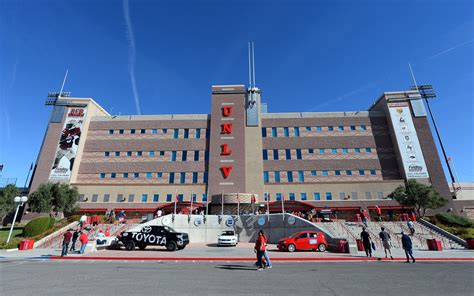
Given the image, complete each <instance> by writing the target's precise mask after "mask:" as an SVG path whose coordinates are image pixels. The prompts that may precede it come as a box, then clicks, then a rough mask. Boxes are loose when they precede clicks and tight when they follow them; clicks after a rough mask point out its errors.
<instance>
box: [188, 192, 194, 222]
mask: <svg viewBox="0 0 474 296" xmlns="http://www.w3.org/2000/svg"><path fill="white" fill-rule="evenodd" d="M192 214H193V192H192V191H191V210H190V214H189V216H191V215H192Z"/></svg>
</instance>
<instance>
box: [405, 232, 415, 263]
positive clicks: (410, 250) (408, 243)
mask: <svg viewBox="0 0 474 296" xmlns="http://www.w3.org/2000/svg"><path fill="white" fill-rule="evenodd" d="M402 247H403V249H404V250H405V255H406V256H407V262H406V263H410V258H409V257H408V255H410V257H411V259H412V260H413V263H415V261H416V260H415V257H413V245H412V243H411V238H410V237H409V236H408V235H406V234H405V233H403V231H402Z"/></svg>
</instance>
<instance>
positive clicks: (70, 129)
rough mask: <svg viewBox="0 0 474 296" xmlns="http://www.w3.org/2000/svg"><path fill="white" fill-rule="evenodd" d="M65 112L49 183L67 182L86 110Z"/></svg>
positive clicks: (79, 109)
mask: <svg viewBox="0 0 474 296" xmlns="http://www.w3.org/2000/svg"><path fill="white" fill-rule="evenodd" d="M67 111H68V112H67V116H66V121H65V123H64V127H63V130H62V132H61V138H60V139H59V143H58V148H57V150H56V155H55V157H54V163H53V167H52V168H51V173H50V175H49V180H50V181H69V179H70V178H71V172H72V168H73V165H74V160H75V159H76V154H77V148H78V147H79V140H80V139H81V133H82V125H83V123H84V119H85V117H86V111H87V109H86V108H68V110H67Z"/></svg>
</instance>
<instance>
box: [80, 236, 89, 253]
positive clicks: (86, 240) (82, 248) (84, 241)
mask: <svg viewBox="0 0 474 296" xmlns="http://www.w3.org/2000/svg"><path fill="white" fill-rule="evenodd" d="M79 241H80V242H81V244H82V245H81V251H80V252H79V253H81V254H84V250H85V249H86V246H87V243H88V242H89V239H88V238H87V233H86V232H83V233H81V235H80V236H79Z"/></svg>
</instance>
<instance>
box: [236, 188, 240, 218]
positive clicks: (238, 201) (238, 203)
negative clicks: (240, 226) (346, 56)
mask: <svg viewBox="0 0 474 296" xmlns="http://www.w3.org/2000/svg"><path fill="white" fill-rule="evenodd" d="M237 216H240V199H239V191H237Z"/></svg>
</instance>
